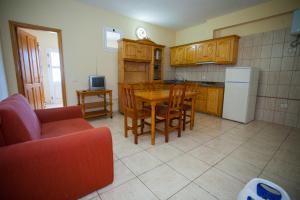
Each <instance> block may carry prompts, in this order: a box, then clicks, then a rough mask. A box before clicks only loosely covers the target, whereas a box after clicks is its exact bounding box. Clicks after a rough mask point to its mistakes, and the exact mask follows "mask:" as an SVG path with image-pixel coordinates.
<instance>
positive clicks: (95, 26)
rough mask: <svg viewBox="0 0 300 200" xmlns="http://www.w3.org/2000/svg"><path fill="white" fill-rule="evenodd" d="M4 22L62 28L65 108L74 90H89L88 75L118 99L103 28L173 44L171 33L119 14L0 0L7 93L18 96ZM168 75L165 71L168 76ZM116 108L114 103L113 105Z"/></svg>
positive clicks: (59, 2)
mask: <svg viewBox="0 0 300 200" xmlns="http://www.w3.org/2000/svg"><path fill="white" fill-rule="evenodd" d="M8 20H14V21H19V22H25V23H30V24H36V25H42V26H48V27H54V28H59V29H61V30H62V39H63V53H64V64H65V78H66V89H67V100H68V105H72V104H76V94H75V90H77V89H87V88H88V76H89V75H92V74H96V72H97V71H98V74H99V75H105V76H106V82H107V87H108V88H110V89H113V98H114V99H115V100H114V102H116V97H117V82H118V78H117V77H118V76H117V53H116V52H115V53H112V52H107V51H105V50H104V48H103V46H104V45H103V28H104V27H106V26H108V27H114V28H117V29H119V30H121V31H122V32H123V33H124V37H125V38H130V39H136V37H135V30H136V28H137V27H138V26H143V27H144V28H145V29H146V30H147V31H148V35H149V37H150V38H151V39H152V40H153V41H154V42H156V43H159V44H163V45H166V46H172V45H174V44H175V32H174V31H172V30H169V29H165V28H161V27H158V26H154V25H151V24H148V23H144V22H141V21H137V20H133V19H130V18H127V17H124V16H120V15H117V14H114V13H111V12H108V11H104V10H101V9H99V8H96V7H93V6H90V5H86V4H83V3H81V2H77V1H74V0H51V1H40V0H26V1H18V0H2V1H1V2H0V27H3V29H2V30H1V31H2V32H1V33H2V34H1V39H2V41H3V50H4V52H3V53H4V64H5V68H6V71H7V79H8V87H9V93H10V94H11V93H15V92H17V81H16V75H15V66H14V61H13V54H12V47H11V39H10V32H9V25H8ZM168 53H169V51H168V49H166V55H165V65H166V68H165V71H166V72H165V74H166V75H167V76H168V75H169V74H170V75H172V72H171V71H172V69H171V68H169V67H168V66H169V56H168ZM169 72H170V73H169ZM115 105H116V103H115Z"/></svg>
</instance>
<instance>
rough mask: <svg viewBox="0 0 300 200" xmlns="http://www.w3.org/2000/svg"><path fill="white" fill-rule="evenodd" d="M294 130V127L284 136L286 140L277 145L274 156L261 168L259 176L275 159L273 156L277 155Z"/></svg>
mask: <svg viewBox="0 0 300 200" xmlns="http://www.w3.org/2000/svg"><path fill="white" fill-rule="evenodd" d="M291 132H292V129H291V130H290V131H289V132H288V134H287V136H286V137H285V138H284V140H283V141H282V142H281V143H280V145H279V146H278V147H277V149H276V150H275V151H274V153H273V155H272V157H271V158H270V159H269V161H268V162H267V163H266V164H265V166H264V167H263V169H262V170H261V172H260V173H259V175H258V176H257V177H259V176H261V175H262V173H263V171H264V170H265V169H266V167H267V166H268V164H269V163H270V162H271V161H272V160H273V158H274V157H275V155H276V153H277V152H278V151H279V149H280V148H281V146H282V144H283V143H284V142H285V141H286V140H287V138H288V137H289V136H290V134H291Z"/></svg>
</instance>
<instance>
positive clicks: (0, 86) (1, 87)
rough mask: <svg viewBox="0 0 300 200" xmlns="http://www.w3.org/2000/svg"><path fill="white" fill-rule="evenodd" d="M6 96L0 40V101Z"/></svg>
mask: <svg viewBox="0 0 300 200" xmlns="http://www.w3.org/2000/svg"><path fill="white" fill-rule="evenodd" d="M7 96H8V91H7V84H6V77H5V70H4V65H3V57H2V45H1V41H0V101H1V100H3V99H5V98H6V97H7Z"/></svg>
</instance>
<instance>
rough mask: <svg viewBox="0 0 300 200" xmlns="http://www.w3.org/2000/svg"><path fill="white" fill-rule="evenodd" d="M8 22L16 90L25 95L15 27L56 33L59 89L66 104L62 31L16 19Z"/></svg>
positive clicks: (65, 104)
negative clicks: (59, 74)
mask: <svg viewBox="0 0 300 200" xmlns="http://www.w3.org/2000/svg"><path fill="white" fill-rule="evenodd" d="M8 22H9V28H10V36H11V43H12V51H13V57H14V62H15V69H16V78H17V85H18V92H19V93H21V94H23V95H25V91H24V84H23V78H22V71H21V64H20V55H19V51H18V34H17V29H18V28H28V29H33V30H40V31H51V32H56V33H57V40H58V51H59V59H60V70H61V91H62V98H63V105H64V106H67V93H66V82H65V70H64V59H63V46H62V31H61V30H60V29H57V28H50V27H45V26H39V25H33V24H27V23H22V22H16V21H11V20H9V21H8ZM42 70H44V69H42Z"/></svg>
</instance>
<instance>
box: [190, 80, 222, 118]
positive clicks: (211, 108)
mask: <svg viewBox="0 0 300 200" xmlns="http://www.w3.org/2000/svg"><path fill="white" fill-rule="evenodd" d="M199 92H200V94H199V95H198V96H197V99H196V103H195V109H196V111H197V112H202V113H208V114H211V115H216V116H219V117H220V116H222V110H223V96H224V88H222V87H206V86H200V90H199Z"/></svg>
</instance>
